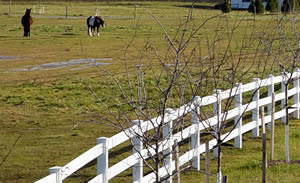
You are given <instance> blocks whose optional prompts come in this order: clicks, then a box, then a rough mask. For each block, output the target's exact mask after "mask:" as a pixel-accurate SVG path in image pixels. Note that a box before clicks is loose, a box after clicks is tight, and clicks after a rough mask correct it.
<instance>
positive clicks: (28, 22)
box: [21, 9, 33, 37]
mask: <svg viewBox="0 0 300 183" xmlns="http://www.w3.org/2000/svg"><path fill="white" fill-rule="evenodd" d="M30 12H31V9H26V12H25V15H24V16H23V17H22V20H21V23H22V25H23V27H24V37H30V26H31V25H32V23H33V21H32V18H31V16H30Z"/></svg>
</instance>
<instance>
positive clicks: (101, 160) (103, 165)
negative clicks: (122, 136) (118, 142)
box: [97, 137, 108, 183]
mask: <svg viewBox="0 0 300 183" xmlns="http://www.w3.org/2000/svg"><path fill="white" fill-rule="evenodd" d="M97 142H98V144H102V148H103V153H102V154H101V155H100V156H99V157H98V158H97V175H102V182H103V183H107V182H108V138H107V137H100V138H97Z"/></svg>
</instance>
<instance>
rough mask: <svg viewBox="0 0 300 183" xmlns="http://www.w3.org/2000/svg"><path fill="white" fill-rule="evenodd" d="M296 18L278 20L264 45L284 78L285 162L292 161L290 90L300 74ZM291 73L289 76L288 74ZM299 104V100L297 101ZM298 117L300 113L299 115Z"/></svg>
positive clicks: (284, 17)
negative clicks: (273, 31)
mask: <svg viewBox="0 0 300 183" xmlns="http://www.w3.org/2000/svg"><path fill="white" fill-rule="evenodd" d="M295 21H296V18H295V17H294V15H292V16H291V17H290V16H289V17H288V16H287V15H283V16H282V17H280V18H279V19H278V22H277V29H276V31H277V32H275V33H274V34H273V35H272V38H270V37H271V36H269V37H265V38H264V44H265V45H266V47H267V50H268V53H269V55H270V57H271V58H272V62H273V70H274V71H275V72H276V71H277V72H278V71H279V72H281V74H282V77H283V80H284V82H283V85H282V90H283V91H284V93H285V98H284V100H283V102H282V104H283V105H282V107H283V109H285V117H283V118H282V122H284V123H285V160H286V162H289V161H290V155H289V112H288V111H289V109H292V107H291V106H290V105H289V104H288V103H289V102H288V101H289V97H288V96H289V95H288V88H289V86H290V84H292V83H293V82H295V81H296V82H298V80H299V78H298V76H297V77H295V73H297V72H298V67H299V65H300V59H299V56H300V39H299V35H298V31H297V28H296V25H295ZM288 73H289V74H288ZM296 100H298V101H297V102H299V98H298V99H296ZM297 115H298V113H297Z"/></svg>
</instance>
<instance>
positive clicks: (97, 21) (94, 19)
mask: <svg viewBox="0 0 300 183" xmlns="http://www.w3.org/2000/svg"><path fill="white" fill-rule="evenodd" d="M86 23H87V26H88V35H89V36H94V35H95V28H97V36H100V34H99V27H100V25H101V26H102V27H105V25H104V18H102V17H98V16H90V17H89V18H88V19H87V21H86Z"/></svg>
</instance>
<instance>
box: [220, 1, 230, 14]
mask: <svg viewBox="0 0 300 183" xmlns="http://www.w3.org/2000/svg"><path fill="white" fill-rule="evenodd" d="M222 12H223V13H229V12H231V6H230V3H228V1H225V2H224V3H223V5H222Z"/></svg>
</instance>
